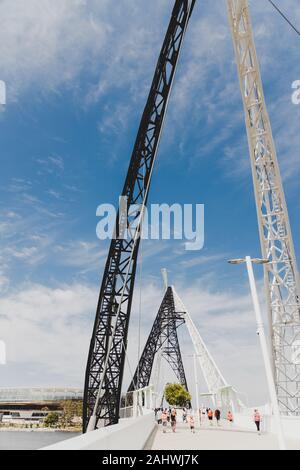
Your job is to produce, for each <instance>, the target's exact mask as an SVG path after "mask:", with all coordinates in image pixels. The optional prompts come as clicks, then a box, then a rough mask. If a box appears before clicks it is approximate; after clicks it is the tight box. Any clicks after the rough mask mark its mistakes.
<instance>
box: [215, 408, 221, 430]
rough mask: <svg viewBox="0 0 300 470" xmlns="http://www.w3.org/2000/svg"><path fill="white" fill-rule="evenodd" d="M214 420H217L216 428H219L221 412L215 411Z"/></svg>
mask: <svg viewBox="0 0 300 470" xmlns="http://www.w3.org/2000/svg"><path fill="white" fill-rule="evenodd" d="M215 418H216V420H217V426H220V421H221V411H220V410H219V409H217V410H216V411H215Z"/></svg>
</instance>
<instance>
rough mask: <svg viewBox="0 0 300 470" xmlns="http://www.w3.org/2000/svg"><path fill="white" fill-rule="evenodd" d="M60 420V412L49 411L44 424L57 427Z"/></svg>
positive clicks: (48, 426)
mask: <svg viewBox="0 0 300 470" xmlns="http://www.w3.org/2000/svg"><path fill="white" fill-rule="evenodd" d="M58 422H59V414H58V413H49V414H48V416H46V418H45V420H44V424H45V426H46V428H55V427H56V426H57V425H58Z"/></svg>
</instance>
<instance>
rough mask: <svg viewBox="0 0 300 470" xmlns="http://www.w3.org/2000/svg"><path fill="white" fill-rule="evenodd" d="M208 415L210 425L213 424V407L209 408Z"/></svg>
mask: <svg viewBox="0 0 300 470" xmlns="http://www.w3.org/2000/svg"><path fill="white" fill-rule="evenodd" d="M207 417H208V421H209V424H210V426H213V419H214V412H213V410H212V409H211V408H209V409H208V412H207Z"/></svg>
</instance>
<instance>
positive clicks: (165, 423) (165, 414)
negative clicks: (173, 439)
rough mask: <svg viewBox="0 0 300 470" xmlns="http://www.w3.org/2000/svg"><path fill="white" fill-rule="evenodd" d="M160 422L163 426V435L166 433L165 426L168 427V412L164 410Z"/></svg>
mask: <svg viewBox="0 0 300 470" xmlns="http://www.w3.org/2000/svg"><path fill="white" fill-rule="evenodd" d="M161 422H162V426H163V433H164V434H165V433H166V432H167V426H168V412H167V410H164V411H163V412H162V415H161Z"/></svg>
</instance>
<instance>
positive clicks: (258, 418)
mask: <svg viewBox="0 0 300 470" xmlns="http://www.w3.org/2000/svg"><path fill="white" fill-rule="evenodd" d="M253 418H254V419H253V420H254V423H255V424H256V428H257V432H258V435H259V436H260V425H261V414H260V412H259V411H258V410H254V417H253Z"/></svg>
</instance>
